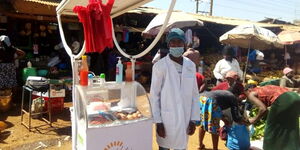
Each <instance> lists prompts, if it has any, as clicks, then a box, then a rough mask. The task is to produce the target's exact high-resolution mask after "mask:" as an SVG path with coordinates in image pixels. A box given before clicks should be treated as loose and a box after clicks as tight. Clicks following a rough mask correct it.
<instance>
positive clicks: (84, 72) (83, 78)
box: [79, 55, 89, 86]
mask: <svg viewBox="0 0 300 150" xmlns="http://www.w3.org/2000/svg"><path fill="white" fill-rule="evenodd" d="M79 74H80V81H79V84H80V85H82V86H87V85H88V83H89V80H88V74H89V67H88V64H87V56H86V55H83V56H82V57H81V68H80V70H79Z"/></svg>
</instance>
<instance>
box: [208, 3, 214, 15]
mask: <svg viewBox="0 0 300 150" xmlns="http://www.w3.org/2000/svg"><path fill="white" fill-rule="evenodd" d="M213 5H214V0H210V10H209V15H210V16H212V13H213Z"/></svg>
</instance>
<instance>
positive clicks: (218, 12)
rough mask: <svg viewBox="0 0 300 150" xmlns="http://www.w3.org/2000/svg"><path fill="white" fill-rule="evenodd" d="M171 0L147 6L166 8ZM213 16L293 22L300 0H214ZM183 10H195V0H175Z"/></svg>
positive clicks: (206, 0)
mask: <svg viewBox="0 0 300 150" xmlns="http://www.w3.org/2000/svg"><path fill="white" fill-rule="evenodd" d="M170 3H171V0H153V1H152V2H150V3H148V4H146V5H145V6H148V7H156V8H160V9H168V8H169V5H170ZM213 3H214V5H213V16H222V17H231V18H240V19H247V20H253V21H259V20H263V19H265V17H269V18H276V19H280V20H284V21H289V22H293V20H295V19H300V0H214V2H213ZM209 4H210V0H202V2H201V3H200V5H199V8H200V11H207V12H208V11H209V6H210V5H209ZM174 9H176V10H181V11H185V12H192V13H195V12H196V2H195V0H176V4H175V8H174Z"/></svg>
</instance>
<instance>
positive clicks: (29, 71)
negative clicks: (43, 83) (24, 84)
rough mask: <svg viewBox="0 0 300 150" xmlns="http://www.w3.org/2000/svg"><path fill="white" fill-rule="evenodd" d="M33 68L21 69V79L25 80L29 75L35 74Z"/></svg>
mask: <svg viewBox="0 0 300 150" xmlns="http://www.w3.org/2000/svg"><path fill="white" fill-rule="evenodd" d="M36 75H37V73H36V69H35V68H24V69H23V81H26V80H27V78H28V77H29V76H36Z"/></svg>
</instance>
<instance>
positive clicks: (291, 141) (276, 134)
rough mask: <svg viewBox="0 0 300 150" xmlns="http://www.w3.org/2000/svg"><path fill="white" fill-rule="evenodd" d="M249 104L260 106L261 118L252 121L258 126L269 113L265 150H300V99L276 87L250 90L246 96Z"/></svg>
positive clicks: (265, 132) (293, 93) (250, 120)
mask: <svg viewBox="0 0 300 150" xmlns="http://www.w3.org/2000/svg"><path fill="white" fill-rule="evenodd" d="M245 93H246V95H247V98H248V100H249V101H250V102H251V103H253V104H254V105H256V106H257V108H258V110H259V111H258V114H257V115H256V116H254V117H253V118H249V123H251V124H255V123H256V122H257V121H258V120H260V119H261V118H262V117H263V116H264V115H265V114H266V113H267V111H268V109H267V108H268V107H270V111H269V112H268V117H267V121H266V127H265V131H264V141H263V149H264V150H277V149H278V150H299V148H300V142H299V140H300V138H299V114H300V109H299V106H300V96H299V95H298V94H297V93H295V92H291V91H289V89H287V88H283V87H280V86H275V85H266V86H262V87H256V88H253V87H251V86H250V87H249V88H248V90H247V91H246V92H245Z"/></svg>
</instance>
